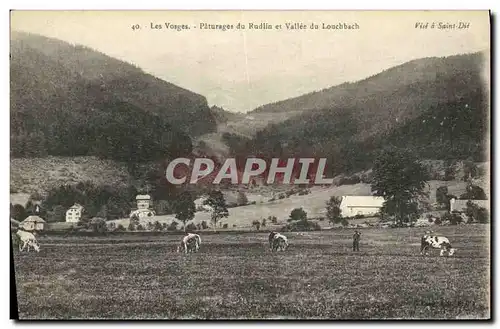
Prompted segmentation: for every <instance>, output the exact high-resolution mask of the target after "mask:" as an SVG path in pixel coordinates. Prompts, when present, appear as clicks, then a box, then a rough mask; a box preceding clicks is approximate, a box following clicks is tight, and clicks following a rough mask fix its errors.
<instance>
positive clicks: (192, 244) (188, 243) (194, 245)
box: [177, 233, 201, 254]
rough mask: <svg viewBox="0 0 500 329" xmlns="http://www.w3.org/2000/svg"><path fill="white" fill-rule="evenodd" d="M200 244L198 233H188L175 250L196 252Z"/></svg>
mask: <svg viewBox="0 0 500 329" xmlns="http://www.w3.org/2000/svg"><path fill="white" fill-rule="evenodd" d="M200 246H201V238H200V236H199V235H198V234H194V233H188V234H186V235H185V236H184V237H183V238H182V240H181V242H180V244H179V246H178V247H177V252H181V251H184V253H186V254H187V253H188V252H198V250H200Z"/></svg>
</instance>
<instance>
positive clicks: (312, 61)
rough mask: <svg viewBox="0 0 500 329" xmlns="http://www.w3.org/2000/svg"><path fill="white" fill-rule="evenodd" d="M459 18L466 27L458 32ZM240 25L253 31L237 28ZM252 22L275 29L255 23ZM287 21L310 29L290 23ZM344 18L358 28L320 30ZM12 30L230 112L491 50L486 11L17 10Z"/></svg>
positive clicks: (12, 20) (245, 110)
mask: <svg viewBox="0 0 500 329" xmlns="http://www.w3.org/2000/svg"><path fill="white" fill-rule="evenodd" d="M460 22H463V23H465V24H467V23H468V24H469V25H468V27H467V28H461V29H459V28H458V26H459V23H460ZM165 23H170V24H175V25H186V26H187V27H189V29H183V30H180V31H178V30H176V29H169V28H166V27H165ZM238 23H241V24H244V25H245V26H246V28H245V29H237V28H236V26H237V24H238ZM250 23H253V24H254V26H255V25H257V26H258V25H259V24H261V23H266V24H269V25H270V26H271V27H272V29H265V30H264V29H250V27H249V24H250ZM286 23H289V24H293V23H298V24H300V23H302V24H304V25H305V26H306V27H307V28H306V29H295V30H288V29H287V28H286V25H285V24H286ZM312 23H314V24H316V25H317V26H318V29H311V24H312ZM339 23H340V24H343V23H346V24H352V25H353V24H357V26H358V27H359V28H358V29H351V30H345V29H344V30H339V29H326V28H325V29H324V28H323V27H324V26H325V27H326V26H327V25H331V26H333V25H338V24H339ZM417 23H423V24H422V25H423V26H425V23H428V25H427V28H417V27H416V24H417ZM432 23H435V25H434V28H432ZM440 23H441V26H447V27H448V28H439V26H440V25H439V24H440ZM201 24H219V25H223V24H224V25H233V29H229V30H226V31H222V30H220V29H203V28H202V27H201V26H200V25H201ZM452 24H455V28H450V27H451V26H452ZM152 25H153V26H156V25H161V26H162V28H161V29H158V28H152V27H151V26H152ZM269 25H267V26H269ZM277 25H281V29H278V28H277ZM134 26H136V27H137V26H139V27H140V28H139V29H133V28H132V27H134ZM11 30H20V31H26V32H32V33H37V34H41V35H44V36H47V37H54V38H57V39H60V40H64V41H67V42H70V43H73V44H82V45H86V46H89V47H92V48H94V49H96V50H99V51H101V52H103V53H105V54H107V55H109V56H112V57H115V58H118V59H120V60H124V61H127V62H130V63H133V64H135V65H137V66H139V67H140V68H142V69H143V70H144V71H145V72H147V73H150V74H152V75H155V76H157V77H159V78H161V79H164V80H166V81H169V82H171V83H174V84H176V85H178V86H180V87H183V88H186V89H188V90H191V91H193V92H196V93H199V94H201V95H203V96H205V97H206V98H207V101H208V103H209V105H217V106H221V107H223V108H224V109H226V110H228V111H233V112H234V111H239V112H247V111H251V110H253V109H255V108H257V107H259V106H261V105H264V104H268V103H272V102H276V101H279V100H283V99H287V98H290V97H296V96H300V95H302V94H305V93H308V92H312V91H317V90H321V89H324V88H328V87H331V86H334V85H338V84H341V83H343V82H347V81H349V82H353V81H357V80H360V79H363V78H366V77H368V76H371V75H373V74H376V73H379V72H380V71H382V70H385V69H387V68H389V67H392V66H395V65H399V64H402V63H404V62H407V61H410V60H412V59H417V58H422V57H431V56H449V55H454V54H460V53H470V52H476V51H484V50H489V48H490V32H489V31H490V26H489V13H488V12H487V11H274V12H273V11H12V13H11Z"/></svg>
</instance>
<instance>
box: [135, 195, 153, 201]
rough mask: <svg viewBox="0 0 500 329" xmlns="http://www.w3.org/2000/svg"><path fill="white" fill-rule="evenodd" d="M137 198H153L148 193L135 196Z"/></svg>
mask: <svg viewBox="0 0 500 329" xmlns="http://www.w3.org/2000/svg"><path fill="white" fill-rule="evenodd" d="M135 199H136V200H151V197H150V196H149V195H148V194H138V195H137V196H136V197H135Z"/></svg>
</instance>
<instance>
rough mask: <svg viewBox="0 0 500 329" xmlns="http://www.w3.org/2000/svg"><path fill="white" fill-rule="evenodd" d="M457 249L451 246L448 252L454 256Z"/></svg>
mask: <svg viewBox="0 0 500 329" xmlns="http://www.w3.org/2000/svg"><path fill="white" fill-rule="evenodd" d="M456 251H457V249H456V248H451V249H450V251H449V252H448V255H449V256H453V254H455V252H456Z"/></svg>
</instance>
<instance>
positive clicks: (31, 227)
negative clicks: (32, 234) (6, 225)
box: [19, 215, 45, 231]
mask: <svg viewBox="0 0 500 329" xmlns="http://www.w3.org/2000/svg"><path fill="white" fill-rule="evenodd" d="M19 227H21V228H22V229H24V230H26V231H42V230H43V229H44V227H45V221H44V220H43V219H42V218H40V217H38V216H35V215H31V216H28V217H27V218H26V219H25V220H23V221H22V222H21V224H20V225H19Z"/></svg>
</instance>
